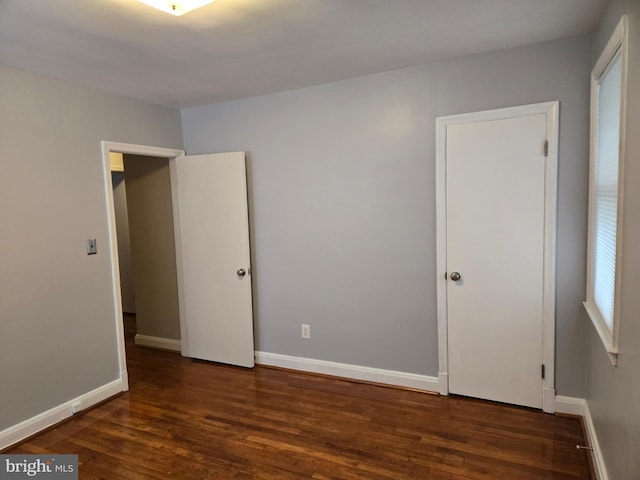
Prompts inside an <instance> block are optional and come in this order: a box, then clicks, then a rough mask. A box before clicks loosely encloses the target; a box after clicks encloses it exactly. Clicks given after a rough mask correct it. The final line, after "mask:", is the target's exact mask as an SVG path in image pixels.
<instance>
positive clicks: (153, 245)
mask: <svg viewBox="0 0 640 480" xmlns="http://www.w3.org/2000/svg"><path fill="white" fill-rule="evenodd" d="M183 154H184V152H183V151H182V150H174V149H165V148H157V147H148V146H142V145H132V144H123V143H115V142H102V157H103V170H104V178H105V194H106V203H107V215H108V220H109V237H110V241H109V244H110V255H111V266H112V278H113V298H114V310H115V319H114V320H115V322H116V335H117V344H118V358H119V369H120V376H121V379H122V382H123V386H124V387H125V389H127V388H128V385H129V381H128V372H127V363H126V362H127V359H126V358H127V357H126V353H125V345H126V341H127V340H129V341H133V342H134V343H136V344H140V345H145V346H152V347H159V348H164V349H167V350H176V351H180V340H179V338H181V337H180V331H181V330H182V322H181V320H180V315H179V305H178V285H177V273H176V265H177V261H176V255H177V252H176V249H175V244H174V242H173V235H174V232H173V228H174V227H173V218H174V216H175V215H174V213H175V212H174V208H175V202H174V201H173V198H172V195H173V188H172V187H173V185H171V178H172V176H171V175H170V171H169V169H170V161H171V159H175V158H176V157H178V156H180V155H183ZM120 162H121V163H120ZM125 163H126V164H127V165H128V166H129V168H128V169H127V172H126V176H127V177H128V178H129V181H128V182H126V184H125V178H126V177H125V168H124V165H125ZM112 167H113V168H112ZM167 181H168V182H169V185H166V186H165V187H163V188H160V189H159V190H158V186H162V185H163V184H165V183H167ZM126 189H128V191H127V190H126ZM132 197H133V198H132ZM158 204H159V205H158ZM150 211H152V213H151V214H149V212H150ZM129 219H132V220H133V221H132V222H129ZM159 236H160V237H162V241H157V240H158V237H159ZM127 237H129V238H127ZM134 269H135V270H137V271H135V270H134ZM159 272H162V273H160V274H159ZM134 277H135V278H136V280H137V281H133V278H134ZM134 285H135V287H134ZM134 292H135V293H134ZM160 292H164V294H162V293H161V294H160V295H158V293H160ZM167 307H168V308H167ZM132 310H133V311H132ZM125 313H126V315H125ZM158 314H159V316H158ZM158 319H160V321H158ZM125 322H126V328H125ZM150 333H156V334H155V335H151V334H150ZM172 337H173V338H172Z"/></svg>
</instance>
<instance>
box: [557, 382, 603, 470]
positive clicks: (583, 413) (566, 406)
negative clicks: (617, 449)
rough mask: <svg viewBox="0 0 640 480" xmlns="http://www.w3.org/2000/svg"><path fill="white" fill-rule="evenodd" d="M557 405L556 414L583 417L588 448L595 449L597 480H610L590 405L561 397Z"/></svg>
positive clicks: (584, 401)
mask: <svg viewBox="0 0 640 480" xmlns="http://www.w3.org/2000/svg"><path fill="white" fill-rule="evenodd" d="M555 403H556V413H566V414H569V415H578V416H580V417H582V419H583V421H584V428H585V430H586V434H587V442H588V444H589V445H588V446H590V447H591V448H593V451H592V457H591V458H592V461H593V467H594V471H595V474H596V478H597V480H609V474H608V472H607V467H606V465H605V463H604V456H603V455H602V450H601V449H600V443H599V442H598V435H597V433H596V428H595V425H594V424H593V418H592V417H591V410H590V409H589V403H588V402H587V401H586V400H585V399H584V398H575V397H564V396H561V395H558V396H556V402H555Z"/></svg>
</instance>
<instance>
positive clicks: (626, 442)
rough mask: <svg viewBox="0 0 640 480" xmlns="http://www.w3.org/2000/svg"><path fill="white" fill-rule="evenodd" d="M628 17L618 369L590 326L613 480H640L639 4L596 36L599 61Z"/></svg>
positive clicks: (596, 393)
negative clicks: (623, 19) (623, 17)
mask: <svg viewBox="0 0 640 480" xmlns="http://www.w3.org/2000/svg"><path fill="white" fill-rule="evenodd" d="M624 13H627V14H629V74H628V86H627V120H626V124H627V138H626V144H625V147H626V163H625V179H624V219H623V222H622V228H623V233H622V258H623V262H622V272H621V273H622V278H623V281H622V285H621V305H620V343H619V349H620V354H619V355H618V366H617V367H614V366H612V365H611V362H610V361H609V357H608V356H607V353H606V351H605V348H604V346H603V345H602V342H601V341H600V338H599V336H598V334H597V333H596V331H595V329H594V328H593V327H592V326H591V325H590V321H589V319H588V318H587V317H586V315H585V320H584V322H585V323H587V324H589V328H588V331H589V338H588V340H589V343H588V363H587V400H588V402H589V408H590V410H591V414H592V416H593V420H594V424H595V427H596V432H597V434H598V439H599V443H600V446H601V448H602V450H603V454H604V458H605V463H606V466H607V469H608V471H609V478H611V479H612V480H637V479H638V478H639V477H640V456H639V455H638V448H639V446H640V295H639V292H640V276H639V274H638V272H640V215H638V211H640V161H639V160H640V135H638V126H639V125H640V2H638V1H637V0H626V1H624V0H615V1H613V2H612V3H611V5H610V6H609V8H608V10H607V12H606V14H605V16H604V18H603V20H602V23H601V25H600V28H599V30H598V32H597V35H596V39H595V40H596V41H595V45H594V56H595V58H594V60H596V59H597V57H598V56H599V55H600V53H601V52H602V50H603V48H604V46H605V44H606V43H607V41H608V39H609V37H610V35H611V33H612V32H613V29H614V28H615V26H616V25H617V23H618V21H619V20H620V17H621V15H622V14H624Z"/></svg>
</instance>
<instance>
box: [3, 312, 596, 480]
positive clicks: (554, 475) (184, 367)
mask: <svg viewBox="0 0 640 480" xmlns="http://www.w3.org/2000/svg"><path fill="white" fill-rule="evenodd" d="M132 321H133V320H132V318H128V319H127V323H128V328H127V339H128V340H131V338H132V334H131V326H132V325H131V323H132ZM127 355H128V365H129V375H130V386H131V389H130V391H129V392H127V393H125V394H123V395H121V396H119V397H117V398H115V399H113V400H111V401H109V402H106V403H104V404H102V405H100V406H98V407H96V408H93V409H90V410H88V411H86V412H84V413H82V414H79V415H77V416H75V417H73V418H72V419H71V420H69V421H67V422H65V423H63V424H61V425H59V426H57V427H56V428H54V429H51V430H49V431H47V432H44V433H42V434H40V435H38V436H36V437H34V438H32V439H30V440H29V441H27V442H25V443H23V444H21V445H19V446H17V447H15V448H14V449H13V450H11V451H9V452H6V453H77V454H79V460H80V468H79V470H80V478H81V479H88V480H90V479H167V478H175V479H185V480H188V479H238V480H240V479H262V480H286V479H315V480H328V479H344V480H356V479H363V480H365V479H366V480H383V479H384V480H388V479H420V480H421V479H429V480H453V479H462V480H470V479H491V480H495V479H514V480H529V479H532V480H533V479H566V480H569V479H589V478H591V475H590V467H589V458H588V452H586V451H584V450H578V449H576V444H581V445H583V444H584V443H585V440H584V438H583V433H582V428H581V424H580V421H579V420H578V419H576V418H570V417H563V416H553V415H547V414H544V413H542V412H538V411H534V410H530V409H526V408H519V407H512V406H508V405H501V404H496V403H491V402H485V401H480V400H473V399H467V398H460V397H455V396H451V397H440V396H437V395H429V394H424V393H419V392H412V391H407V390H399V389H393V388H386V387H380V386H374V385H367V384H362V383H355V382H349V381H344V380H340V379H335V378H326V377H321V376H314V375H307V374H302V373H296V372H290V371H284V370H277V369H270V368H264V367H256V368H255V369H254V370H246V369H242V368H235V367H229V366H223V365H218V364H211V363H206V362H199V361H194V360H188V359H185V358H182V357H181V356H180V355H178V354H173V353H165V352H160V351H156V350H151V349H145V348H141V347H136V346H134V345H132V344H131V342H128V346H127Z"/></svg>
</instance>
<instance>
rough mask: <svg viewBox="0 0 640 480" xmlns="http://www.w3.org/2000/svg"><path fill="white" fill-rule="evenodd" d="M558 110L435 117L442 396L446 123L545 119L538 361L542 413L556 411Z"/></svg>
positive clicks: (443, 390)
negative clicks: (541, 366)
mask: <svg viewBox="0 0 640 480" xmlns="http://www.w3.org/2000/svg"><path fill="white" fill-rule="evenodd" d="M558 112H559V102H557V101H555V102H546V103H538V104H533V105H524V106H517V107H509V108H501V109H496V110H487V111H481V112H472V113H465V114H459V115H450V116H445V117H438V118H437V119H436V249H437V262H436V263H437V265H436V274H437V282H436V284H437V318H438V364H439V368H438V383H439V391H440V394H441V395H448V394H449V380H448V375H449V367H448V356H449V352H448V336H447V325H448V317H447V280H446V279H445V273H446V272H447V202H446V198H447V197H446V195H447V192H446V185H447V183H446V182H447V176H446V175H447V174H446V171H447V169H446V166H447V165H446V163H447V157H446V153H447V152H446V140H447V136H446V135H447V127H448V126H449V125H456V124H464V123H475V122H483V121H492V120H501V119H508V118H515V117H522V116H528V115H540V114H544V115H546V117H547V132H546V138H547V142H548V151H547V159H546V165H545V192H544V231H545V234H544V240H543V242H544V246H543V249H544V256H543V258H544V260H543V262H544V267H543V270H544V274H543V324H542V361H543V363H544V365H545V378H544V380H543V387H542V388H543V392H542V409H543V411H545V412H548V413H553V412H555V270H556V265H555V264H556V262H555V258H556V216H557V184H558Z"/></svg>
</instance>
